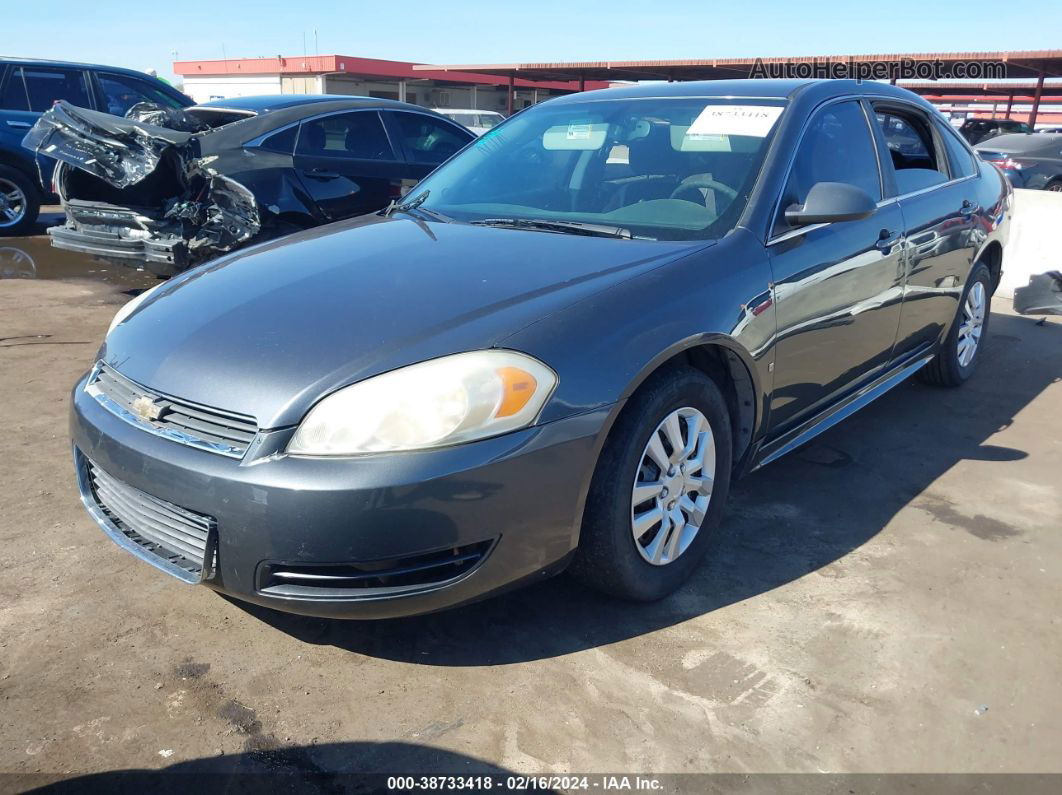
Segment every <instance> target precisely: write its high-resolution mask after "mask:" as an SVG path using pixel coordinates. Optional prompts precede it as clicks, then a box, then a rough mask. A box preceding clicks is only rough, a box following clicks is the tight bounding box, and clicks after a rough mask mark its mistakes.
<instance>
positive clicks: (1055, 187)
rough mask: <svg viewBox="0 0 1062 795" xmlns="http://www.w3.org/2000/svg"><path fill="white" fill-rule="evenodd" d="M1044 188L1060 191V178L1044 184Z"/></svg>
mask: <svg viewBox="0 0 1062 795" xmlns="http://www.w3.org/2000/svg"><path fill="white" fill-rule="evenodd" d="M1044 190H1049V191H1054V192H1055V193H1062V179H1053V180H1051V181H1050V182H1048V183H1047V184H1046V185H1044Z"/></svg>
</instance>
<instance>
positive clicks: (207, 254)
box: [23, 102, 261, 275]
mask: <svg viewBox="0 0 1062 795" xmlns="http://www.w3.org/2000/svg"><path fill="white" fill-rule="evenodd" d="M164 125H169V126H164ZM205 126H206V125H204V124H202V123H201V122H199V121H198V120H196V119H195V118H194V117H192V116H189V115H188V114H186V113H183V112H182V111H173V110H171V109H165V108H158V107H154V106H151V105H148V104H146V103H141V104H139V105H135V106H133V108H131V109H130V111H129V114H128V116H127V118H119V117H117V116H111V115H108V114H106V113H99V112H97V111H91V110H86V109H84V108H78V107H74V106H72V105H70V104H69V103H66V102H60V103H58V104H57V105H56V106H55V107H54V108H52V109H51V110H50V111H48V112H47V113H45V114H44V115H43V116H42V117H41V119H40V120H39V121H38V122H37V124H36V125H34V127H33V129H31V130H30V132H29V133H28V134H27V135H26V137H25V139H24V140H23V146H25V147H27V148H29V149H33V150H34V151H36V152H39V153H41V154H44V155H47V156H49V157H53V158H55V159H57V160H59V161H60V165H59V167H58V168H57V169H56V172H55V183H56V188H57V191H58V193H59V195H60V197H61V199H62V201H63V206H64V209H65V210H66V216H67V221H66V224H64V225H63V226H60V227H53V228H52V229H49V230H48V234H49V235H50V236H51V238H52V244H53V245H55V246H56V247H57V248H63V249H67V250H71V251H80V252H83V253H87V254H92V255H95V256H100V257H104V258H107V259H117V260H125V261H129V260H137V261H142V262H144V263H145V264H146V265H147V266H148V267H149V269H150V270H153V271H154V272H156V273H158V274H159V275H172V274H173V273H176V272H178V271H181V270H184V269H185V268H187V267H190V266H192V265H195V264H197V263H199V262H203V261H205V260H208V259H211V258H213V257H216V256H218V255H219V254H222V253H224V252H227V251H231V250H233V249H234V248H236V247H237V246H239V245H241V244H243V243H245V242H246V241H248V240H250V239H252V238H253V237H255V235H257V234H258V232H259V231H260V229H261V218H260V216H259V212H258V205H257V202H256V200H255V198H254V195H253V194H252V193H251V191H250V190H248V189H247V188H246V187H245V186H243V185H241V184H240V183H239V182H237V181H236V180H234V179H232V178H230V177H227V176H225V175H223V174H219V173H217V172H216V171H215V170H214V169H212V168H211V166H210V163H211V162H212V161H213V160H214V159H215V158H214V157H212V156H203V155H202V154H201V146H200V140H201V137H204V136H205V135H208V134H209V132H208V131H207V132H204V130H203V128H204V127H205ZM174 128H179V129H174Z"/></svg>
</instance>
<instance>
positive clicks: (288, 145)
mask: <svg viewBox="0 0 1062 795" xmlns="http://www.w3.org/2000/svg"><path fill="white" fill-rule="evenodd" d="M298 133H299V125H297V124H293V125H291V126H290V127H288V128H287V129H286V130H280V131H279V132H275V133H273V134H272V135H270V136H269V137H268V138H266V139H265V140H264V141H262V143H260V144H259V145H258V147H259V148H260V149H268V150H269V151H270V152H280V153H281V154H284V155H290V154H291V153H292V152H294V151H295V138H296V137H297V136H298Z"/></svg>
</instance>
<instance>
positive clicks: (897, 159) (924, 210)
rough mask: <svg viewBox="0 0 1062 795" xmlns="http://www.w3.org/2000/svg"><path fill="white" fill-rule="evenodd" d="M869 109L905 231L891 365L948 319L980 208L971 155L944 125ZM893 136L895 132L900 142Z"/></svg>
mask: <svg viewBox="0 0 1062 795" xmlns="http://www.w3.org/2000/svg"><path fill="white" fill-rule="evenodd" d="M873 107H874V111H875V113H874V118H875V120H876V122H877V124H876V127H877V132H878V139H879V145H881V146H883V153H884V156H883V157H882V160H883V165H884V167H885V184H886V191H887V193H888V195H889V196H895V197H896V201H897V203H898V204H899V205H900V209H901V210H902V212H903V219H904V226H905V228H906V230H907V240H906V267H905V276H904V286H903V308H902V310H901V313H900V327H899V334H898V335H897V339H896V350H895V352H894V358H895V359H902V358H906V357H909V356H915V355H917V354H918V353H920V352H922V351H925V350H927V349H928V348H929V347H930V346H931V345H932V344H933V343H934V342H935V341H936V340H937V339H938V338H939V337H940V335H941V333H942V332H943V331H944V329H945V328H946V327H947V325H948V324H949V323H950V322H951V320H952V318H953V317H954V316H955V312H956V309H957V307H958V300H959V297H960V295H961V294H962V290H963V287H964V286H965V284H966V277H967V274H969V272H970V266H971V264H972V262H973V258H974V256H975V255H976V253H977V244H978V240H981V239H983V238H984V234H983V230H982V229H981V227H980V224H979V218H980V215H979V213H980V212H981V210H982V208H980V207H979V206H978V202H977V190H976V183H975V178H974V175H975V174H976V173H977V168H976V164H975V162H974V156H973V155H972V154H971V153H970V152H969V150H968V149H967V148H966V147H965V146H964V145H963V144H962V142H961V141H959V140H958V138H957V136H956V135H955V133H954V132H953V131H952V130H951V129H950V125H947V124H945V123H943V122H940V121H939V120H937V119H936V118H934V117H932V116H931V115H930V114H929V113H927V112H926V111H925V110H923V109H922V108H919V107H917V106H915V105H908V104H906V103H899V104H897V103H894V102H891V101H890V102H875V103H874V105H873ZM892 131H901V132H902V137H900V136H899V135H895V134H894V133H893V132H892ZM901 140H902V141H903V146H902V147H901V146H900V145H899V144H898V143H897V142H898V141H901ZM911 141H915V142H916V144H913V145H912V144H911Z"/></svg>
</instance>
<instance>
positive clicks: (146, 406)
mask: <svg viewBox="0 0 1062 795" xmlns="http://www.w3.org/2000/svg"><path fill="white" fill-rule="evenodd" d="M133 413H134V414H136V416H138V417H140V419H142V420H157V419H158V418H159V417H160V416H162V406H160V405H159V404H158V403H156V402H155V401H154V400H152V399H151V398H149V397H146V396H141V397H138V398H137V399H136V400H134V401H133Z"/></svg>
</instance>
